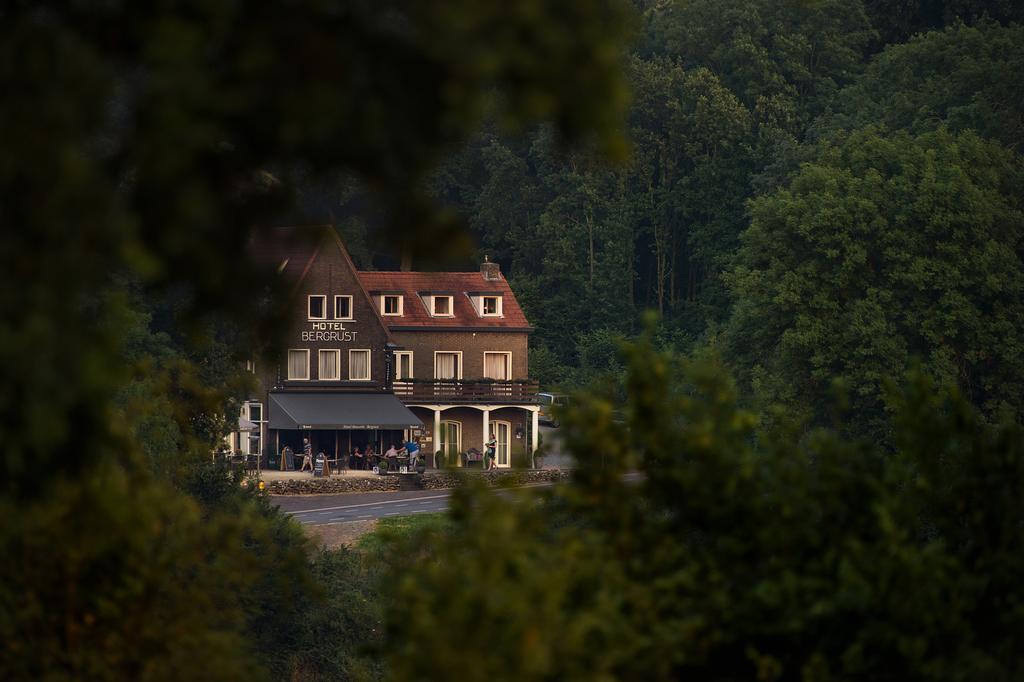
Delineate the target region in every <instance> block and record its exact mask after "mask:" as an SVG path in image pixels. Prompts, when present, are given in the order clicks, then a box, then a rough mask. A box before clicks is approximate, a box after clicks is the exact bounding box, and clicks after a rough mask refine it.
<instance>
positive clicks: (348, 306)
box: [334, 296, 352, 320]
mask: <svg viewBox="0 0 1024 682" xmlns="http://www.w3.org/2000/svg"><path fill="white" fill-rule="evenodd" d="M334 319H336V320H351V319H352V297H351V296H335V297H334Z"/></svg>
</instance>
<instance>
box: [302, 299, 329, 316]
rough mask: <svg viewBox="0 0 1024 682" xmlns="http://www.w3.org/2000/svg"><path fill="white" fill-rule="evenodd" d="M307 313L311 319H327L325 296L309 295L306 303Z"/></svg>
mask: <svg viewBox="0 0 1024 682" xmlns="http://www.w3.org/2000/svg"><path fill="white" fill-rule="evenodd" d="M307 312H308V314H309V319H311V320H326V319H327V297H326V296H310V297H309V303H308V311H307Z"/></svg>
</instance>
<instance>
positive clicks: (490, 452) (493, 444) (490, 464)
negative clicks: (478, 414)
mask: <svg viewBox="0 0 1024 682" xmlns="http://www.w3.org/2000/svg"><path fill="white" fill-rule="evenodd" d="M497 450H498V441H497V439H496V438H495V437H494V434H493V433H492V434H491V437H490V438H488V439H487V443H486V444H485V445H484V459H486V460H487V471H490V470H491V469H495V468H497V464H496V463H495V453H496V452H497Z"/></svg>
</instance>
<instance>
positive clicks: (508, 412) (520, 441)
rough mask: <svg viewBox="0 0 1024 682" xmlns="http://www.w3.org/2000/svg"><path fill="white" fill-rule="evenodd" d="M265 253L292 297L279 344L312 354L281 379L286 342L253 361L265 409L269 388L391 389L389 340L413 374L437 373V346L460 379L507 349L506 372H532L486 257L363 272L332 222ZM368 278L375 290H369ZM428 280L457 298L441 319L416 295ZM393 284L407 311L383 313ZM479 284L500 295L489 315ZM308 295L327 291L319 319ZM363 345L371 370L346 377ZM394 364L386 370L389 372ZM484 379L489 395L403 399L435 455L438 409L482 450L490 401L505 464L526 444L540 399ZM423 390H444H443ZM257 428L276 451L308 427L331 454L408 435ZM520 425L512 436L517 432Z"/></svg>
mask: <svg viewBox="0 0 1024 682" xmlns="http://www.w3.org/2000/svg"><path fill="white" fill-rule="evenodd" d="M262 255H263V256H264V257H265V258H267V259H268V260H270V262H272V263H274V264H275V265H279V268H280V271H281V272H282V273H283V276H285V277H289V278H290V279H292V280H293V281H294V286H293V290H292V297H291V300H292V305H293V307H294V314H293V317H292V320H293V324H292V326H291V329H290V330H289V333H288V336H287V339H286V340H285V343H284V344H283V345H284V347H285V349H302V350H306V351H308V353H309V356H308V367H309V369H308V375H309V378H308V379H307V380H300V379H288V354H287V350H285V351H284V357H282V358H281V362H280V364H279V365H275V366H270V367H263V368H259V371H258V376H259V377H260V379H261V384H262V386H261V390H260V391H259V394H258V395H259V400H260V401H261V402H262V403H263V405H264V410H265V411H267V410H270V409H271V405H270V403H271V400H270V394H271V391H275V392H291V391H296V392H315V393H316V392H324V393H330V392H344V393H356V394H361V393H367V392H370V393H381V392H388V381H387V380H388V376H387V374H388V369H387V364H386V358H387V350H386V344H389V343H390V344H394V345H393V346H392V348H395V347H397V349H399V350H404V351H410V352H412V354H413V379H414V380H415V381H417V382H419V381H427V382H430V381H433V380H434V379H435V378H436V377H435V371H434V370H435V364H434V363H435V352H437V351H457V352H461V355H462V360H461V376H460V378H461V379H462V380H463V381H465V382H474V381H479V380H481V379H483V378H484V373H485V372H484V353H485V352H498V353H510V354H511V368H510V374H511V375H510V376H509V377H507V378H508V379H509V380H513V381H521V380H526V379H527V378H528V376H529V357H528V345H527V339H528V333H529V331H530V328H529V326H528V323H527V322H526V318H525V316H524V315H523V314H522V311H521V309H520V308H519V305H518V302H516V300H515V296H514V295H513V293H512V291H511V289H509V288H508V284H507V282H505V280H504V278H502V277H501V275H500V270H499V269H498V267H497V265H496V264H493V263H486V264H485V267H486V268H488V269H487V270H486V271H485V272H477V273H385V272H374V273H360V272H358V271H357V270H356V269H355V266H354V265H353V264H352V261H351V259H350V258H349V256H348V253H347V252H346V251H345V248H344V245H343V244H342V243H341V241H340V239H339V238H338V236H337V234H336V233H335V232H334V231H333V229H327V230H325V233H324V238H323V239H322V240H321V242H320V243H319V245H317V246H315V247H310V248H309V250H308V252H302V251H296V250H294V249H293V250H292V251H290V252H288V253H287V258H282V255H281V251H279V250H274V249H271V248H264V250H263V252H262ZM275 258H277V259H281V262H280V263H279V264H278V263H275V262H274V261H273V260H271V259H275ZM495 278H497V279H495ZM368 283H369V284H372V285H374V286H376V287H377V289H376V290H371V288H370V287H369V286H368ZM435 284H436V287H434V289H435V290H443V291H446V292H451V294H452V295H453V297H454V299H453V300H454V308H455V309H454V311H453V313H454V314H453V315H451V316H449V318H448V319H440V318H435V317H432V316H431V315H430V314H429V311H427V309H426V307H425V305H424V303H423V300H422V299H421V292H422V291H423V288H424V287H431V286H432V285H435ZM402 287H404V288H402ZM453 288H454V289H453ZM396 289H399V290H401V291H403V294H402V295H403V296H404V308H405V310H406V311H407V313H408V314H404V315H403V316H402V317H397V316H384V317H382V316H381V311H380V310H379V308H378V306H379V305H380V303H381V298H380V295H379V292H380V291H393V290H396ZM480 291H486V292H487V295H498V296H501V297H502V303H503V314H501V315H499V316H489V317H484V316H483V315H480V314H478V312H477V310H476V308H474V307H473V304H472V302H471V301H472V299H471V297H472V296H474V295H479V292H480ZM309 296H325V297H326V300H325V304H326V307H325V310H326V316H325V317H326V319H323V320H310V319H309V318H308V315H307V312H308V297H309ZM335 296H351V317H350V319H336V318H335V315H334V298H335ZM477 300H478V301H479V299H477ZM416 306H419V308H417V307H416ZM420 308H422V309H420ZM414 313H415V315H414ZM413 318H415V319H413ZM477 318H479V319H477ZM435 322H436V323H435ZM413 323H415V324H413ZM363 349H365V350H369V351H370V366H371V371H370V379H369V380H368V381H353V380H350V378H349V377H350V361H349V351H350V350H363ZM321 350H338V351H340V358H339V360H340V363H339V364H340V379H337V380H334V379H331V380H327V379H322V378H321V377H320V372H319V352H320V351H321ZM393 372H394V370H393V369H392V376H393ZM499 383H500V382H499ZM484 386H485V388H484V389H483V391H484V393H486V392H487V391H492V392H493V393H494V395H490V396H487V395H481V394H480V393H479V391H480V389H479V388H478V389H476V390H477V393H464V394H461V395H457V396H453V399H450V400H448V402H444V401H443V399H442V398H440V397H439V398H438V399H436V400H434V399H431V400H430V401H429V404H424V401H423V400H422V399H414V398H412V396H411V394H410V395H409V397H407V398H403V400H404V401H405V402H406V404H407V406H408V407H409V409H410V410H411V411H412V412H413V414H414V415H416V417H418V418H419V419H420V420H421V421H422V423H423V425H424V429H423V431H422V432H421V434H420V436H421V438H422V440H423V442H422V447H423V450H424V452H425V453H431V454H432V453H433V452H434V451H435V450H436V449H437V443H438V439H437V434H436V433H434V429H435V419H436V417H437V416H438V415H440V419H441V420H443V421H452V422H456V423H458V424H459V425H460V429H461V447H460V448H459V449H460V450H461V451H463V452H464V451H465V450H467V449H469V448H477V449H480V450H482V449H483V448H484V441H485V437H486V435H487V434H485V433H484V412H483V410H482V409H480V408H482V407H483V408H486V409H487V412H488V414H489V417H490V419H491V420H492V421H494V422H499V421H500V422H505V423H507V424H508V427H507V430H505V431H503V434H504V435H505V436H506V437H507V439H508V454H509V456H508V457H505V458H504V459H505V461H504V462H503V463H502V464H503V465H504V466H508V465H509V464H510V463H511V459H512V458H514V457H518V456H521V455H522V454H524V453H528V452H529V443H528V438H529V435H530V434H531V432H533V431H535V429H536V421H535V417H536V410H537V406H536V405H535V404H534V403H533V402H531V400H530V399H529V398H528V397H527V398H526V399H524V395H526V396H532V395H533V393H526V394H523V393H521V392H520V393H517V394H516V395H517V396H518V397H517V399H516V400H514V401H513V402H514V403H515V404H502V397H503V396H504V400H505V402H506V403H507V402H508V401H509V396H512V395H513V394H512V392H511V391H509V392H505V393H502V392H501V390H498V389H492V388H490V387H489V386H491V384H487V383H486V382H484ZM533 386H534V388H533V389H532V390H534V391H535V390H536V389H535V384H533ZM431 390H432V389H431ZM428 394H429V395H430V396H434V395H439V396H440V395H441V393H440V392H439V393H433V392H428ZM399 395H403V394H401V393H400V394H399ZM466 403H473V404H474V405H477V406H473V405H470V404H466ZM352 428H358V427H352ZM260 433H261V435H262V437H263V442H265V443H266V444H267V446H268V447H269V448H271V449H274V450H275V451H276V450H277V449H279V448H280V447H283V444H284V443H288V444H290V445H292V446H293V447H294V446H295V444H296V443H301V438H302V437H304V436H305V435H308V436H310V437H311V440H315V441H316V443H315V444H314V445H315V447H316V448H317V449H320V446H321V443H322V444H323V446H324V447H323V449H324V450H325V452H327V453H328V454H333V451H334V450H335V448H337V447H340V448H342V449H345V448H346V447H352V446H353V444H359V445H362V444H363V443H365V442H368V441H371V440H373V439H377V442H378V444H380V442H381V441H383V440H396V439H399V438H401V437H402V436H403V435H405V436H407V435H409V434H401V433H391V432H383V431H382V432H377V433H376V434H372V433H369V432H346V431H341V432H338V431H329V432H324V433H320V432H308V433H307V432H300V431H288V432H285V431H283V430H278V431H276V432H268V428H267V425H266V417H264V424H263V425H262V426H261V431H260ZM517 434H518V435H519V436H520V437H519V438H516V435H517ZM357 441H358V442H357ZM337 444H340V445H337Z"/></svg>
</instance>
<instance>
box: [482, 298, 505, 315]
mask: <svg viewBox="0 0 1024 682" xmlns="http://www.w3.org/2000/svg"><path fill="white" fill-rule="evenodd" d="M480 315H481V316H483V317H497V316H499V315H501V297H500V296H484V297H483V298H482V299H481V301H480Z"/></svg>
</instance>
